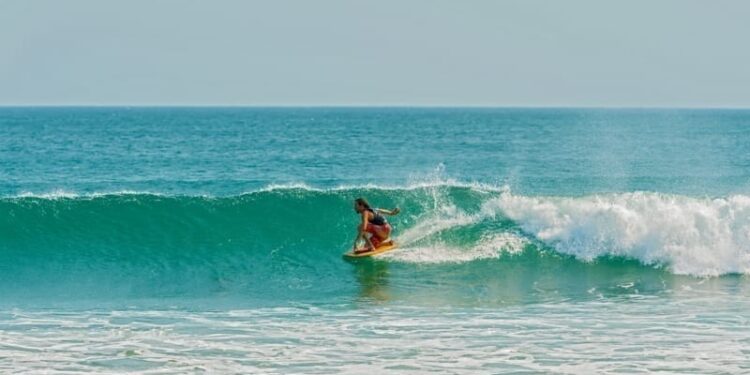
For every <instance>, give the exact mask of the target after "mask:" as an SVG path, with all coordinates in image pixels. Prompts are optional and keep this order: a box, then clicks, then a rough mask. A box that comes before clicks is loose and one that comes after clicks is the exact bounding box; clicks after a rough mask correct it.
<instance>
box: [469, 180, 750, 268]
mask: <svg viewBox="0 0 750 375" xmlns="http://www.w3.org/2000/svg"><path fill="white" fill-rule="evenodd" d="M483 211H484V212H487V213H492V212H497V213H504V214H505V215H507V216H508V217H509V218H511V219H513V220H515V221H516V222H518V223H519V225H520V226H521V227H522V228H523V230H524V231H526V232H528V233H530V234H532V235H534V236H535V237H536V238H538V239H540V240H542V241H544V242H545V243H547V244H549V245H551V246H553V247H554V248H555V249H556V250H557V251H559V252H561V253H565V254H570V255H573V256H575V257H576V258H578V259H582V260H586V261H589V260H592V259H595V258H597V257H600V256H606V255H609V256H624V257H629V258H634V259H638V260H640V261H641V262H643V263H644V264H648V265H657V266H666V267H668V269H669V270H670V271H672V272H674V273H677V274H690V275H696V276H715V275H721V274H727V273H750V197H748V196H743V195H735V196H730V197H727V198H717V199H709V198H691V197H685V196H677V195H665V194H658V193H647V192H634V193H622V194H607V195H593V196H587V197H580V198H562V197H557V198H554V197H526V196H517V195H513V194H511V193H510V192H504V193H502V194H501V195H500V197H498V198H495V199H491V200H490V201H488V202H486V203H485V205H484V207H483Z"/></svg>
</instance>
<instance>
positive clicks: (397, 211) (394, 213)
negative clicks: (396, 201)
mask: <svg viewBox="0 0 750 375" xmlns="http://www.w3.org/2000/svg"><path fill="white" fill-rule="evenodd" d="M375 210H376V211H378V212H380V213H381V214H386V215H390V216H393V215H398V213H399V212H401V209H399V208H398V207H396V208H394V209H392V210H386V209H384V208H376V209H375Z"/></svg>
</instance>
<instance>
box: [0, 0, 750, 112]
mask: <svg viewBox="0 0 750 375" xmlns="http://www.w3.org/2000/svg"><path fill="white" fill-rule="evenodd" d="M36 104H43V105H68V104H84V105H85V104H94V105H261V106H262V105H436V106H444V105H459V106H460V105H481V106H636V107H640V106H657V107H672V106H677V107H750V1H743V0H737V1H728V0H725V1H722V0H719V1H715V0H714V1H708V0H705V1H690V0H671V1H670V0H649V1H632V0H629V1H625V0H623V1H606V0H604V1H603V0H591V1H580V0H574V1H529V0H521V1H502V0H495V1H434V0H432V1H383V0H381V1H310V0H302V1H283V0H282V1H159V0H135V1H134V0H127V1H124V0H123V1H101V0H90V1H86V0H66V1H54V0H53V1H38V0H19V1H10V0H0V105H36Z"/></svg>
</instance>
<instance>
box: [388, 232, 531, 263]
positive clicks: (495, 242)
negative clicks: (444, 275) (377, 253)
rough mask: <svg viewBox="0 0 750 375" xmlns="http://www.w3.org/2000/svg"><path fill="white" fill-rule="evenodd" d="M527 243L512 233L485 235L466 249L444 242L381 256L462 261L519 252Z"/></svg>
mask: <svg viewBox="0 0 750 375" xmlns="http://www.w3.org/2000/svg"><path fill="white" fill-rule="evenodd" d="M528 243H529V241H528V240H527V239H526V238H523V237H520V236H518V235H515V234H513V233H497V234H493V235H487V236H485V237H484V238H482V239H480V240H479V241H478V242H477V243H476V244H475V245H473V246H471V247H470V248H468V249H465V248H461V247H458V246H450V245H446V244H433V245H429V246H416V247H408V246H407V247H404V248H403V249H401V251H394V252H392V253H387V254H384V255H383V256H382V258H385V259H393V260H398V261H402V262H409V263H462V262H470V261H474V260H479V259H496V258H499V257H500V256H501V255H502V254H503V253H508V254H514V253H519V252H521V251H522V250H523V248H524V247H525V246H526V245H527V244H528Z"/></svg>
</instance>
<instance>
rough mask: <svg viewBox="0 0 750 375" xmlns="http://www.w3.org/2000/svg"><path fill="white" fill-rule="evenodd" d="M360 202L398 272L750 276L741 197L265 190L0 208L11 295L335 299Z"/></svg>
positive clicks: (749, 206) (747, 203)
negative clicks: (627, 265)
mask: <svg viewBox="0 0 750 375" xmlns="http://www.w3.org/2000/svg"><path fill="white" fill-rule="evenodd" d="M358 196H365V197H367V198H368V199H369V200H370V201H372V202H374V203H375V204H377V205H378V206H381V207H393V206H399V207H401V209H402V212H403V213H402V214H401V215H398V216H395V217H393V218H392V219H391V221H392V222H393V224H394V227H395V228H396V229H395V238H396V240H397V241H398V242H399V243H400V245H401V249H400V250H398V251H395V252H393V253H391V254H390V255H387V256H384V257H382V258H380V259H381V262H384V263H390V264H393V265H396V264H413V263H417V264H425V265H428V264H431V265H440V264H443V265H465V266H467V267H468V268H466V269H467V271H466V272H477V273H478V272H479V271H478V270H479V269H480V268H481V269H482V270H484V271H483V272H485V273H484V274H486V275H489V274H492V271H491V270H492V267H497V265H499V264H505V265H507V264H513V263H514V262H518V263H519V264H521V263H523V264H531V265H533V264H535V263H537V264H538V263H540V262H557V263H558V265H559V267H558V266H555V267H556V268H555V270H556V271H555V272H571V273H572V272H581V268H580V267H585V265H586V264H590V263H593V264H602V263H609V264H611V265H612V266H616V265H618V264H621V262H622V261H621V260H620V259H624V260H626V261H632V262H638V263H640V264H641V267H644V266H647V267H648V268H653V267H656V268H661V269H663V270H666V271H669V272H671V273H674V274H685V275H693V276H718V275H724V274H732V273H739V274H748V273H750V245H748V244H750V197H748V196H744V195H735V196H730V197H724V198H696V197H687V196H679V195H668V194H659V193H649V192H634V193H618V194H600V195H591V196H583V197H542V196H524V195H517V194H513V193H512V192H511V191H510V190H509V189H508V188H505V187H499V188H498V187H492V186H481V185H473V184H459V183H424V184H421V185H420V184H415V185H407V186H402V187H398V186H395V187H383V186H361V187H339V188H333V189H316V188H311V187H309V186H306V185H293V186H270V187H268V188H266V189H261V190H258V191H253V192H248V193H245V194H241V195H237V196H226V197H211V196H170V195H163V194H158V193H145V192H132V191H121V192H112V193H92V194H73V193H69V192H54V193H51V194H44V195H33V194H24V195H19V196H15V197H6V198H0V295H4V296H10V295H15V296H17V297H19V298H21V296H23V295H24V294H28V291H29V288H30V286H32V285H33V286H35V287H36V288H37V290H38V291H41V290H43V291H44V293H42V292H38V293H37V294H39V295H40V296H41V295H49V294H57V295H71V293H73V294H75V293H78V294H75V295H76V296H78V295H80V294H86V293H89V294H92V295H93V294H97V293H100V294H101V293H108V294H121V295H146V296H164V295H181V294H185V293H190V294H191V295H214V294H215V293H234V292H237V291H241V292H242V293H246V294H247V293H250V294H252V293H254V292H252V291H255V290H259V289H263V290H264V293H265V294H267V295H278V294H285V295H294V293H296V292H295V291H297V292H299V293H305V291H307V290H309V288H311V287H314V286H315V285H319V284H320V283H326V285H329V286H330V288H331V289H330V292H331V293H335V291H336V290H338V291H340V290H345V289H346V288H349V286H348V285H347V284H345V283H342V279H341V278H342V276H341V275H342V274H348V271H347V268H346V267H347V265H346V263H345V262H343V261H342V260H341V259H340V254H341V253H343V252H344V251H346V250H347V249H348V247H350V246H351V241H352V238H353V236H354V228H355V225H356V221H357V216H356V214H355V213H354V212H353V210H352V201H353V199H354V198H356V197H358ZM487 262H490V263H487ZM493 262H494V263H493ZM571 262H572V263H571ZM493 265H494V266H493ZM560 267H561V268H560ZM471 269H474V271H469V270H471ZM528 269H529V268H527V270H528ZM566 269H567V271H565V270H566ZM644 269H645V268H644ZM644 272H645V271H644ZM475 276H476V275H473V276H472V277H475ZM260 286H262V288H261V287H260ZM32 294H33V293H32Z"/></svg>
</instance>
